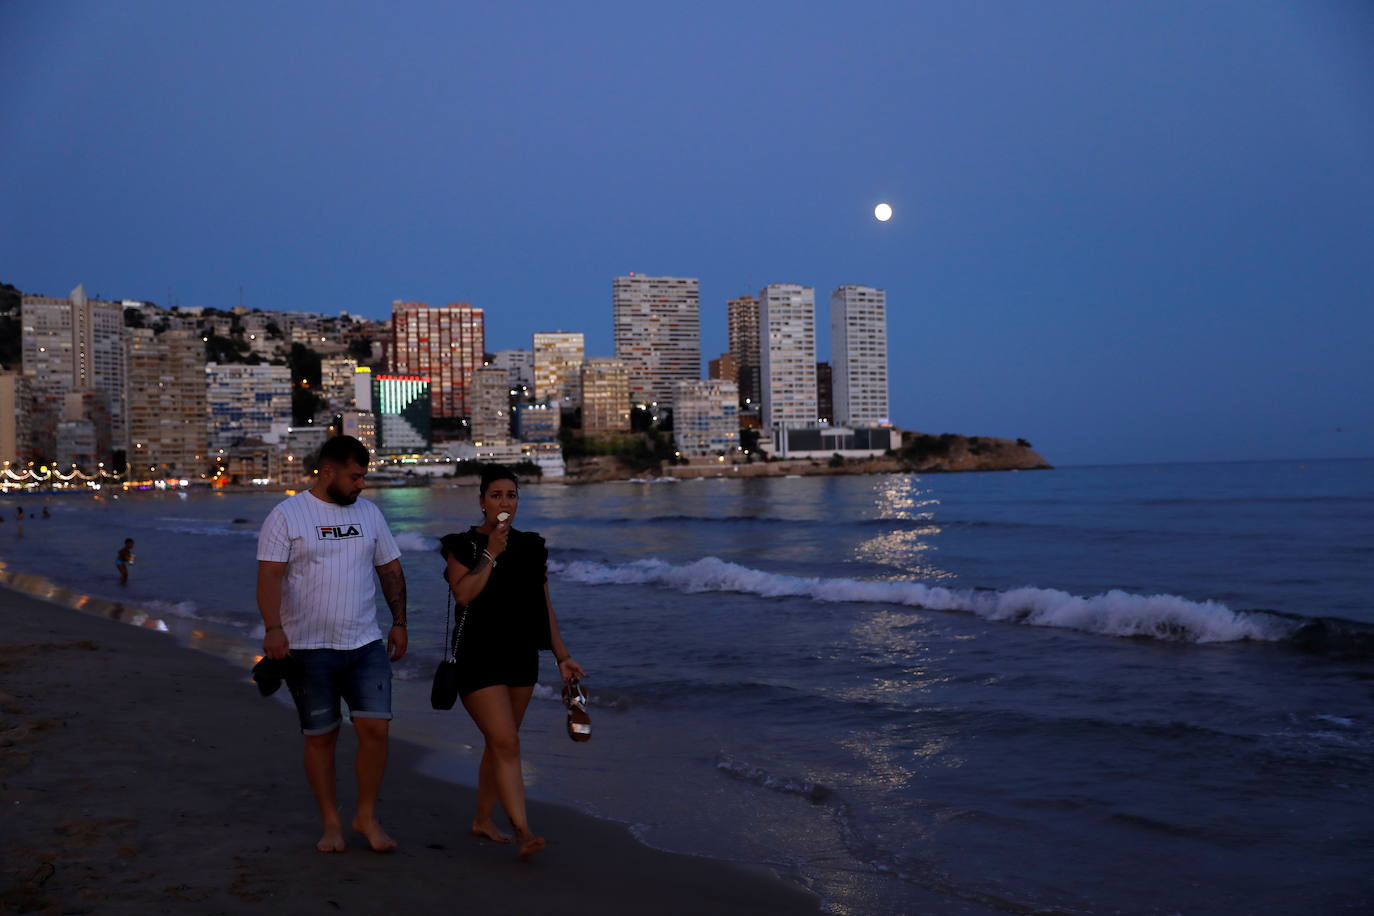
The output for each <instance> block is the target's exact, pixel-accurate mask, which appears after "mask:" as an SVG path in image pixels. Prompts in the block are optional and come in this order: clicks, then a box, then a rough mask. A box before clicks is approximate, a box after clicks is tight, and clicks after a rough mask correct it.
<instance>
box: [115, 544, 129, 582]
mask: <svg viewBox="0 0 1374 916" xmlns="http://www.w3.org/2000/svg"><path fill="white" fill-rule="evenodd" d="M133 562H134V539H133V538H125V539H124V546H123V547H121V548H119V553H117V554H115V569H118V570H119V584H120V585H128V584H129V567H130V566H132V565H133Z"/></svg>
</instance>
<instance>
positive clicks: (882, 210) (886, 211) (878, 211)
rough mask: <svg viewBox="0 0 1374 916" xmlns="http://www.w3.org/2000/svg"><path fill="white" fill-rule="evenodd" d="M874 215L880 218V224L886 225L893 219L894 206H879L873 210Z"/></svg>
mask: <svg viewBox="0 0 1374 916" xmlns="http://www.w3.org/2000/svg"><path fill="white" fill-rule="evenodd" d="M873 215H874V216H876V217H877V218H878V222H880V223H885V222H887V221H888V220H890V219H892V206H891V205H890V204H878V206H876V207H874V208H873Z"/></svg>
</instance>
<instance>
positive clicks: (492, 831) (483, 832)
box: [472, 820, 510, 843]
mask: <svg viewBox="0 0 1374 916" xmlns="http://www.w3.org/2000/svg"><path fill="white" fill-rule="evenodd" d="M472 835H473V836H475V837H481V838H482V839H484V840H491V841H492V842H493V843H509V842H510V835H509V834H505V833H502V832H501V831H500V830H498V829H496V825H495V824H493V823H492V822H491V821H489V820H488V821H473V822H472Z"/></svg>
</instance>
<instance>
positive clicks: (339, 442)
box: [258, 436, 406, 852]
mask: <svg viewBox="0 0 1374 916" xmlns="http://www.w3.org/2000/svg"><path fill="white" fill-rule="evenodd" d="M367 464H368V453H367V448H366V446H364V445H363V444H362V443H361V442H359V441H358V440H357V439H354V438H353V437H352V436H335V437H334V438H333V439H330V440H329V441H328V442H326V443H325V444H324V445H323V446H322V447H321V448H320V459H319V471H318V474H319V476H318V477H317V479H316V481H315V485H314V486H313V487H311V488H310V489H309V490H305V491H303V492H301V493H298V494H296V495H295V496H292V497H290V498H289V499H286V500H283V501H282V502H280V503H278V504H277V505H276V507H275V508H273V509H272V511H271V512H270V513H269V514H268V516H267V520H266V521H264V522H263V524H262V531H261V532H260V533H259V534H258V611H259V612H260V613H261V614H262V622H263V626H264V627H265V628H266V632H265V633H264V634H263V638H262V651H263V655H265V656H266V657H267V658H272V659H280V658H286V657H287V655H288V654H289V655H290V656H291V657H292V658H293V659H295V660H296V661H297V662H298V669H299V670H298V671H297V673H296V674H295V675H293V676H288V677H287V686H288V687H290V688H291V697H292V699H294V700H295V701H296V713H297V715H298V716H299V718H300V724H301V733H302V734H303V735H304V736H305V773H306V778H307V780H308V781H309V783H310V788H311V789H312V790H313V792H314V794H315V801H316V802H317V803H318V805H319V808H320V819H321V820H322V821H323V824H324V833H323V834H322V835H321V836H320V839H319V842H317V843H316V844H315V848H316V849H318V850H319V851H320V852H343V851H344V849H345V844H344V835H343V822H342V821H341V819H340V818H339V810H338V805H337V802H336V800H335V785H334V750H335V746H336V745H337V744H338V739H339V725H340V723H341V721H342V716H341V711H340V706H339V701H340V700H341V699H342V700H343V701H344V702H346V703H348V712H349V716H350V718H351V719H352V721H353V731H354V732H355V733H356V734H357V736H358V756H357V773H358V807H357V810H356V813H355V814H354V816H353V829H354V830H356V831H357V832H358V833H361V834H362V835H363V836H365V837H366V838H367V841H368V843H369V844H370V845H371V847H372V848H373V849H374V850H376V851H377V852H388V851H390V850H392V849H395V848H396V842H395V841H394V840H392V839H391V837H389V836H387V833H386V831H385V830H383V829H382V826H381V824H379V823H378V822H377V811H376V808H377V792H378V790H379V789H380V788H381V785H382V775H383V773H384V772H385V770H386V755H387V733H388V730H389V728H390V719H391V662H394V661H399V660H400V658H401V656H403V655H405V651H406V580H405V574H404V572H403V571H402V570H401V549H400V548H399V547H398V546H396V539H395V538H394V537H392V535H391V530H390V529H389V528H388V527H387V524H386V519H385V518H383V517H382V513H381V510H379V509H378V508H377V507H376V506H375V505H374V504H373V503H371V502H370V501H368V500H366V499H359V498H358V495H359V494H360V493H362V491H363V487H364V486H365V485H366V481H365V478H366V475H367ZM374 570H375V575H376V576H377V577H379V578H380V579H381V583H382V594H383V595H385V596H386V603H387V606H388V607H389V608H390V609H391V618H392V623H391V630H390V632H389V634H388V635H387V638H386V641H385V642H383V640H382V634H381V631H380V630H378V628H377V611H376V607H375V605H374V603H373V602H374V598H375V596H376V585H375V584H374V579H373V575H374Z"/></svg>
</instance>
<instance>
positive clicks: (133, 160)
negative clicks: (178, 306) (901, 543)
mask: <svg viewBox="0 0 1374 916" xmlns="http://www.w3.org/2000/svg"><path fill="white" fill-rule="evenodd" d="M784 9H785V10H786V14H785V15H782V12H783V10H784ZM526 12H528V11H526ZM631 13H632V8H630V7H628V6H625V7H623V8H621V7H620V6H619V5H616V4H611V5H607V6H605V7H598V8H596V9H593V10H587V11H583V12H581V13H580V14H579V15H576V16H574V15H571V14H570V13H569V12H568V11H567V10H563V9H559V8H557V7H552V6H551V7H548V8H545V9H543V10H539V11H535V13H534V14H533V15H526V14H525V13H519V12H517V11H515V10H508V9H501V8H477V7H451V6H449V5H443V4H431V3H416V4H413V5H407V7H406V8H405V9H394V10H385V11H383V10H379V9H378V10H373V9H366V8H361V7H358V8H354V7H349V8H348V9H346V10H335V9H333V8H329V7H325V6H323V5H320V4H315V3H309V2H306V3H302V4H298V5H292V6H291V7H290V8H284V9H278V10H271V11H268V10H266V9H244V10H235V11H233V12H230V11H228V10H221V9H215V8H191V7H187V6H185V5H178V4H173V3H170V2H165V0H138V2H133V3H130V4H120V5H118V6H113V7H88V6H63V5H53V4H8V5H5V6H4V8H3V9H2V10H0V29H3V30H4V33H5V34H6V35H7V36H11V37H12V39H13V40H12V46H13V53H12V54H11V55H9V56H8V57H7V58H6V59H5V60H4V61H0V79H3V80H4V81H5V84H6V85H7V86H9V87H12V91H9V92H7V93H5V96H4V98H0V128H4V129H5V130H6V135H7V137H8V138H9V139H8V141H7V147H6V152H7V163H8V165H9V167H8V168H6V169H5V170H3V172H0V201H4V203H5V205H6V206H7V208H8V209H9V210H10V211H11V212H15V213H21V214H23V219H22V220H13V221H10V222H9V223H8V224H6V225H4V226H0V282H7V283H12V284H14V285H15V286H17V287H19V288H20V289H23V290H24V291H25V292H31V293H39V294H46V295H54V296H60V295H63V294H64V293H65V291H66V290H68V289H70V288H71V287H72V286H74V285H75V284H77V283H80V282H85V283H86V284H87V288H88V290H89V291H90V292H91V293H92V294H93V295H101V296H103V297H105V298H122V297H126V296H129V297H138V298H144V299H148V300H152V301H154V302H158V303H161V304H167V305H170V304H173V303H175V302H182V303H185V304H188V305H204V306H211V307H216V308H226V307H232V306H234V305H238V304H239V303H240V301H242V302H243V303H244V304H246V305H248V306H250V307H259V308H266V309H282V310H295V309H300V308H308V309H311V310H319V311H321V312H324V313H327V314H334V313H337V312H338V311H340V310H348V311H350V312H354V313H357V314H360V315H363V316H365V317H367V318H369V319H374V320H380V319H381V318H383V317H384V315H385V313H386V305H387V303H390V302H391V301H393V300H395V299H398V298H399V299H402V300H405V301H427V302H450V301H466V302H472V303H474V305H476V306H478V307H481V308H483V309H485V310H486V313H487V316H488V327H487V328H486V333H487V336H488V338H489V340H490V344H491V345H490V346H489V347H488V349H492V350H495V349H500V348H507V347H513V346H520V345H522V342H523V341H524V340H527V339H528V335H529V334H530V333H532V332H534V331H542V330H555V329H558V328H568V327H570V326H573V325H575V326H577V327H576V329H579V330H582V331H584V333H585V334H586V352H587V354H588V356H596V357H603V356H605V357H608V356H611V355H613V354H614V352H615V351H614V346H613V343H614V341H613V328H612V326H611V323H610V321H609V320H608V318H607V317H606V312H605V310H604V309H605V303H606V301H607V294H606V290H605V284H606V281H607V278H611V277H616V276H623V275H626V274H628V273H629V272H631V271H633V272H636V273H644V274H649V275H654V276H690V277H697V278H699V279H700V291H699V302H700V321H701V329H702V336H701V356H702V358H703V359H704V360H705V359H711V358H714V357H716V356H717V355H718V354H720V353H723V352H726V351H728V350H729V344H728V341H727V326H726V320H725V312H726V303H727V302H728V301H729V300H731V299H735V298H738V297H741V296H746V295H753V294H754V292H755V291H757V290H758V289H760V288H761V287H763V286H765V285H767V284H770V283H795V284H799V285H804V286H809V287H812V288H814V289H815V290H817V291H818V292H820V294H821V295H822V297H824V295H825V293H826V292H828V291H829V290H833V289H837V288H840V287H842V286H845V285H853V284H864V285H870V286H873V287H875V288H879V289H883V290H886V291H887V294H888V296H889V298H890V302H891V310H890V312H889V314H888V347H889V353H890V373H889V376H890V377H889V383H890V392H891V405H890V406H891V414H892V420H893V421H894V422H895V423H897V424H898V425H900V426H902V427H904V428H908V429H915V430H921V431H924V432H929V433H941V432H946V431H948V432H959V433H968V434H977V435H992V436H1005V437H1011V438H1015V437H1025V438H1027V439H1029V440H1031V441H1032V442H1034V444H1035V445H1036V447H1037V448H1038V449H1040V450H1041V451H1043V453H1044V454H1045V455H1046V457H1048V458H1049V459H1050V460H1051V461H1053V462H1054V463H1056V464H1081V463H1094V462H1129V461H1149V462H1154V461H1164V460H1180V461H1182V460H1206V459H1248V458H1284V457H1341V456H1356V455H1368V454H1371V453H1374V420H1371V419H1370V417H1369V413H1368V410H1367V409H1366V408H1365V406H1364V404H1365V401H1366V400H1367V398H1366V396H1365V393H1366V392H1367V391H1369V390H1370V388H1371V379H1370V372H1369V370H1368V368H1367V365H1366V364H1367V362H1368V360H1367V356H1366V355H1365V354H1364V352H1363V350H1364V348H1363V346H1362V341H1364V340H1367V339H1369V338H1370V337H1371V336H1374V314H1371V312H1370V310H1369V309H1368V308H1367V307H1366V304H1367V303H1368V302H1369V301H1370V300H1371V298H1374V271H1371V269H1370V267H1369V257H1368V252H1369V251H1371V250H1374V216H1371V214H1374V182H1371V181H1370V180H1369V177H1368V175H1367V163H1368V162H1369V161H1371V160H1372V159H1374V69H1372V68H1371V63H1370V58H1369V56H1368V54H1367V48H1368V46H1369V44H1370V41H1371V40H1374V10H1371V8H1370V7H1369V6H1368V4H1364V3H1358V2H1353V0H1314V2H1313V3H1310V4H1302V5H1299V6H1294V5H1292V4H1285V3H1278V2H1269V0H1257V2H1241V0H1220V2H1218V3H1215V4H1205V5H1191V6H1187V7H1185V6H1173V7H1168V8H1157V7H1149V8H1147V7H1130V6H1106V7H1104V6H1101V5H1096V4H1089V3H1082V2H1067V0H1065V2H1056V3H1053V4H1043V5H1036V6H1034V7H1008V8H998V9H995V10H989V9H984V8H980V7H971V6H967V5H962V4H946V3H935V2H932V3H923V4H913V5H909V6H904V7H900V8H896V7H889V6H884V5H866V4H858V5H847V6H845V7H843V8H840V7H836V8H825V9H816V10H806V11H798V10H795V9H792V8H784V7H781V6H775V5H772V4H767V3H764V4H758V5H749V6H748V7H747V8H738V7H732V6H726V5H720V6H715V5H710V4H708V5H707V6H705V7H694V8H691V9H687V8H682V9H663V10H655V11H653V12H652V14H651V15H648V14H646V13H645V12H644V11H643V10H635V11H634V12H633V15H631ZM646 15H647V21H646V23H645V27H646V28H649V29H652V30H653V32H654V34H655V35H656V41H655V42H653V43H650V44H641V43H637V42H635V41H633V40H630V38H629V37H628V33H627V31H626V29H625V28H624V27H623V23H624V22H625V21H627V20H629V19H634V20H636V21H638V20H639V19H640V18H641V17H645V16H646ZM463 35H482V36H485V38H484V40H483V41H481V42H477V43H473V44H472V45H471V47H467V48H466V50H465V53H463V54H460V55H454V54H452V53H451V45H452V42H453V41H454V40H455V36H463ZM116 48H117V49H118V51H119V53H118V54H116V55H114V56H113V58H112V57H111V54H110V52H111V49H116ZM532 52H533V53H532ZM59 60H60V61H62V66H60V67H59V66H53V62H54V61H59ZM245 60H252V61H253V65H252V66H247V67H245V66H243V65H242V62H243V61H245ZM107 62H108V63H107ZM168 73H176V74H177V75H178V76H177V80H175V81H168V80H167V79H166V74H168ZM879 202H886V203H889V204H891V206H892V207H893V211H894V212H893V216H892V219H891V220H890V221H888V222H882V223H880V222H879V221H877V220H876V219H875V218H874V214H873V208H874V206H875V204H877V203H879ZM240 297H242V299H241V298H240ZM818 325H819V327H818V328H817V349H818V355H819V356H822V357H823V356H825V355H826V354H829V353H831V352H832V348H831V344H830V340H829V334H830V331H829V326H828V322H826V321H825V320H824V318H823V317H821V318H820V320H819V321H818ZM956 379H957V380H958V384H951V380H956ZM933 395H938V396H933Z"/></svg>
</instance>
